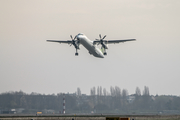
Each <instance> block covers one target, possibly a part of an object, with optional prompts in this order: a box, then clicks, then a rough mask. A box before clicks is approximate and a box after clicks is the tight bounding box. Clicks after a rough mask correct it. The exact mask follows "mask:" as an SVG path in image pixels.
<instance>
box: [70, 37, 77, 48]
mask: <svg viewBox="0 0 180 120" xmlns="http://www.w3.org/2000/svg"><path fill="white" fill-rule="evenodd" d="M70 37H71V39H72V43H71V45H74V46H76V40H75V39H76V37H77V36H75V37H74V38H73V37H72V35H70ZM71 45H70V46H71Z"/></svg>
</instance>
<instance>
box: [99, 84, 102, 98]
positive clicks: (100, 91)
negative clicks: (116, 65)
mask: <svg viewBox="0 0 180 120" xmlns="http://www.w3.org/2000/svg"><path fill="white" fill-rule="evenodd" d="M99 95H100V96H102V87H101V86H100V87H99Z"/></svg>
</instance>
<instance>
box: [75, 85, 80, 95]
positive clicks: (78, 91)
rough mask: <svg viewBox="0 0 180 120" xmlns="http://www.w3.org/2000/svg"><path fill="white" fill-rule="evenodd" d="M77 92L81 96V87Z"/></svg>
mask: <svg viewBox="0 0 180 120" xmlns="http://www.w3.org/2000/svg"><path fill="white" fill-rule="evenodd" d="M76 94H77V96H81V89H80V88H79V87H78V88H77V92H76Z"/></svg>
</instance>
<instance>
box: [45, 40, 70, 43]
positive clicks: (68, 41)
mask: <svg viewBox="0 0 180 120" xmlns="http://www.w3.org/2000/svg"><path fill="white" fill-rule="evenodd" d="M47 42H58V43H67V44H71V43H72V40H67V41H58V40H47Z"/></svg>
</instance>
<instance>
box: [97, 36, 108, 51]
mask: <svg viewBox="0 0 180 120" xmlns="http://www.w3.org/2000/svg"><path fill="white" fill-rule="evenodd" d="M105 37H106V35H105V36H104V37H103V38H102V36H101V34H99V38H100V39H96V40H98V41H100V42H99V43H98V44H97V45H99V44H101V45H102V47H103V48H105V49H108V47H107V46H106V45H105V44H104V41H103V40H104V38H105Z"/></svg>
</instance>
